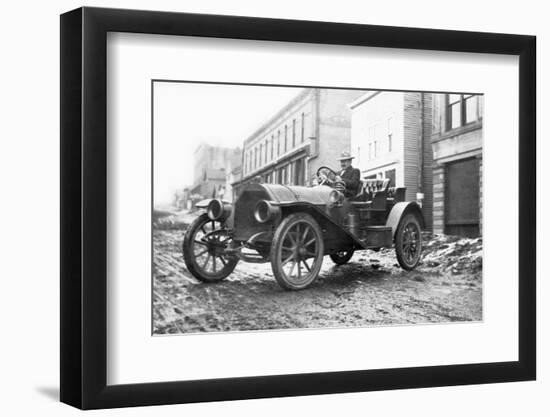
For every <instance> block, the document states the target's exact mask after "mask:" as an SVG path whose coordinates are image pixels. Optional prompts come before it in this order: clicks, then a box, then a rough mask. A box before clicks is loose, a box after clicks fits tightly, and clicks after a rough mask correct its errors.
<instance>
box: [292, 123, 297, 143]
mask: <svg viewBox="0 0 550 417" xmlns="http://www.w3.org/2000/svg"><path fill="white" fill-rule="evenodd" d="M295 146H296V119H292V147H293V148H294V147H295Z"/></svg>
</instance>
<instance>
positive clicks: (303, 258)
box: [183, 167, 424, 290]
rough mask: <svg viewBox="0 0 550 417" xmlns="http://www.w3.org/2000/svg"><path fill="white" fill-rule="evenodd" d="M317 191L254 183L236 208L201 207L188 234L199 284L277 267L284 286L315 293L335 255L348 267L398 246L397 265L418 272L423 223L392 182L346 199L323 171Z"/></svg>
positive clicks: (364, 187)
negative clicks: (238, 270) (249, 265)
mask: <svg viewBox="0 0 550 417" xmlns="http://www.w3.org/2000/svg"><path fill="white" fill-rule="evenodd" d="M317 178H318V185H316V186H314V187H301V186H285V185H278V184H262V183H253V184H249V185H247V186H245V188H244V189H243V190H242V191H241V194H240V196H239V197H238V199H237V200H236V202H235V203H234V205H232V204H230V203H228V202H225V201H222V200H219V199H211V200H204V201H202V202H200V203H199V204H197V206H198V207H200V208H203V209H206V212H205V213H202V214H201V215H200V216H199V217H198V218H197V219H196V220H195V221H194V222H193V223H192V224H191V225H190V226H189V228H188V230H187V232H186V234H185V238H184V241H183V256H184V259H185V264H186V266H187V268H188V270H189V271H190V272H191V273H192V274H193V275H194V276H195V277H196V278H197V279H199V280H201V281H204V282H216V281H220V280H222V279H224V278H226V277H227V276H228V275H229V274H231V272H233V270H234V269H235V266H236V265H237V263H238V262H239V260H242V261H245V262H257V263H262V262H271V267H272V270H273V275H274V276H275V279H276V280H277V282H278V283H279V284H280V285H281V287H283V288H284V289H287V290H300V289H304V288H306V287H308V286H309V285H310V284H311V283H312V282H313V281H314V280H315V279H316V278H317V276H318V275H319V271H320V269H321V265H322V263H323V258H324V256H325V255H329V257H330V258H331V259H332V261H333V262H334V263H336V264H338V265H342V264H345V263H346V262H348V261H349V260H350V258H351V257H352V256H353V253H354V252H355V251H357V250H366V249H371V250H375V251H377V250H379V249H380V248H383V247H391V246H392V245H395V252H396V255H397V261H398V262H399V265H401V267H402V268H404V269H406V270H411V269H413V268H415V267H416V265H417V264H418V262H419V260H420V254H421V250H422V236H421V228H423V227H424V220H423V216H422V211H421V208H420V206H419V205H418V204H417V203H416V202H406V201H404V198H405V188H394V187H391V188H390V180H388V179H384V180H374V179H369V180H362V181H361V184H360V186H359V187H358V188H359V189H358V190H357V193H356V194H355V190H353V193H354V194H355V195H352V196H351V197H349V198H345V197H344V193H343V191H344V190H345V186H344V184H343V183H341V182H339V181H337V179H338V177H337V176H336V173H335V172H334V171H333V170H332V169H330V168H328V167H321V168H319V170H318V171H317Z"/></svg>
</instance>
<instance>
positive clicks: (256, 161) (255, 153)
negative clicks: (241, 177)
mask: <svg viewBox="0 0 550 417" xmlns="http://www.w3.org/2000/svg"><path fill="white" fill-rule="evenodd" d="M256 168H258V147H255V148H254V169H256Z"/></svg>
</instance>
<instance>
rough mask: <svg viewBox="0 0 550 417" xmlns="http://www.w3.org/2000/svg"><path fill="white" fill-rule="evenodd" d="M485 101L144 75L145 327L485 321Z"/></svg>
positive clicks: (170, 330)
mask: <svg viewBox="0 0 550 417" xmlns="http://www.w3.org/2000/svg"><path fill="white" fill-rule="evenodd" d="M390 87H391V86H390ZM483 106H484V95H483V92H461V91H449V92H447V91H445V92H430V91H399V90H392V89H372V88H353V89H341V88H333V87H326V86H323V87H318V86H284V85H259V84H232V83H223V82H194V81H188V80H163V79H159V80H152V86H151V112H152V114H151V125H152V130H151V136H152V137H151V143H152V161H151V163H152V190H151V193H152V201H153V204H152V271H151V273H152V283H151V285H152V327H153V328H152V333H153V335H169V334H190V333H194V334H196V333H205V332H207V333H208V332H242V331H268V330H288V329H321V328H322V329H327V328H344V327H367V326H390V325H391V326H393V325H425V324H448V323H467V322H482V321H483V317H484V312H483V233H482V232H483V215H482V213H483V203H482V202H483V110H484V109H483Z"/></svg>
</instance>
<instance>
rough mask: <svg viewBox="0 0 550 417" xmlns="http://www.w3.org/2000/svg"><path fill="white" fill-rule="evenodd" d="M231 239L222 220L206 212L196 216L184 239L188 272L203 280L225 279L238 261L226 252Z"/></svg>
mask: <svg viewBox="0 0 550 417" xmlns="http://www.w3.org/2000/svg"><path fill="white" fill-rule="evenodd" d="M231 240H232V239H231V236H230V234H229V232H228V230H227V229H225V227H224V225H223V223H222V222H219V221H215V220H210V218H209V217H208V215H207V214H206V213H204V214H201V215H200V216H199V217H197V218H196V219H195V221H194V222H193V223H191V225H190V226H189V229H187V233H186V234H185V238H184V239H183V259H184V260H185V265H186V266H187V269H188V270H189V272H191V274H193V276H194V277H195V278H197V279H199V280H200V281H204V282H217V281H221V280H222V279H224V278H226V277H227V276H228V275H229V274H231V272H233V270H234V269H235V266H236V265H237V262H238V261H239V259H238V258H237V257H235V256H229V255H227V254H226V253H225V250H226V248H228V247H229V246H230V244H231Z"/></svg>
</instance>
